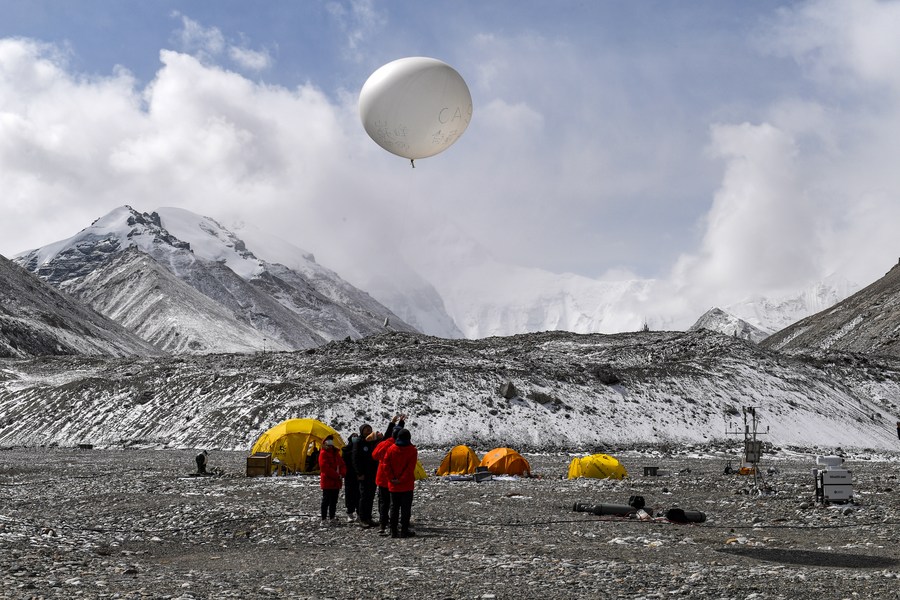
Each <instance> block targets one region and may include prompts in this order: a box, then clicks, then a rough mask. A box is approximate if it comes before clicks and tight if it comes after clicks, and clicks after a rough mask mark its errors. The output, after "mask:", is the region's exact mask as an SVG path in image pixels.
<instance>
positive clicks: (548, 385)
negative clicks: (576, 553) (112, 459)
mask: <svg viewBox="0 0 900 600" xmlns="http://www.w3.org/2000/svg"><path fill="white" fill-rule="evenodd" d="M898 404H900V364H898V363H897V361H896V360H892V359H889V358H885V359H876V358H871V357H866V356H857V355H850V354H848V355H835V356H831V357H822V358H803V357H789V356H783V355H780V354H777V353H773V352H769V351H766V350H764V349H761V348H759V347H758V346H756V345H755V344H752V343H749V342H746V341H743V340H739V339H735V338H733V337H728V336H724V335H720V334H716V333H712V332H709V331H705V330H701V331H693V332H652V331H648V332H638V333H633V334H618V335H609V336H607V335H599V334H597V335H576V334H568V333H558V332H553V333H543V334H531V335H523V336H513V337H506V338H488V339H484V340H444V339H439V338H431V337H427V336H423V335H416V334H405V333H392V334H385V335H380V336H371V337H367V338H364V339H362V340H356V341H342V342H333V343H330V344H326V345H324V346H322V347H320V348H316V349H310V350H307V351H304V352H283V353H257V354H229V355H204V356H189V357H188V356H181V357H161V358H154V359H144V358H129V359H120V360H115V361H105V360H99V359H92V358H80V357H58V358H51V357H44V358H36V359H31V360H19V361H5V362H0V445H22V444H34V443H35V440H36V439H39V440H41V443H45V444H49V443H55V444H59V445H75V444H78V443H90V444H94V445H95V446H104V447H155V448H160V447H169V448H172V447H174V448H179V447H180V448H184V447H207V446H208V447H218V448H229V449H244V448H249V447H250V446H251V445H252V443H253V441H254V440H255V439H256V438H257V437H258V436H259V435H260V434H261V433H262V432H263V431H265V430H266V429H268V428H269V427H271V426H273V425H274V424H276V423H278V422H280V421H282V420H285V419H289V418H298V417H300V418H315V419H319V420H321V421H323V422H325V423H328V424H330V425H331V426H333V427H334V428H335V429H337V430H338V431H339V432H341V433H346V432H347V431H348V430H351V429H356V428H357V427H358V426H359V424H360V423H362V422H364V421H370V422H372V423H373V424H376V425H377V424H378V423H379V422H382V421H385V422H386V421H387V420H388V419H389V418H390V416H391V415H393V414H396V413H398V412H401V411H402V412H405V413H407V414H409V415H411V425H412V426H413V427H414V428H415V429H416V430H417V431H418V432H419V440H420V442H421V443H424V444H425V445H429V446H441V447H443V446H449V445H453V444H456V443H460V442H462V443H468V444H485V445H491V446H510V447H513V448H516V449H524V450H528V449H542V450H547V449H590V448H591V447H593V446H595V445H598V444H601V445H602V444H609V443H615V444H624V443H632V444H635V443H645V442H652V443H685V442H704V441H712V440H716V439H719V440H721V439H723V438H724V437H726V434H725V431H726V429H727V428H729V427H731V428H734V427H740V426H741V422H740V420H741V413H742V408H743V407H744V406H756V407H758V411H759V414H760V415H761V416H762V423H761V425H762V427H764V428H766V429H767V431H768V432H769V436H770V437H769V439H771V440H773V441H774V442H775V443H778V444H795V445H803V446H813V445H825V446H835V445H840V446H844V447H859V448H893V447H894V444H895V443H896V434H895V428H894V422H895V421H896V417H897V415H898V414H900V406H898Z"/></svg>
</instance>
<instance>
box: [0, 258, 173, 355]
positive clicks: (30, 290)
mask: <svg viewBox="0 0 900 600" xmlns="http://www.w3.org/2000/svg"><path fill="white" fill-rule="evenodd" d="M54 354H56V355H59V354H83V355H90V356H127V355H132V354H139V355H143V356H147V355H156V354H161V353H160V352H159V351H158V350H157V349H156V348H154V347H153V346H152V345H150V344H148V343H147V342H145V341H144V340H142V339H140V338H139V337H138V336H136V335H134V334H133V333H131V332H130V331H128V330H126V329H125V328H123V327H122V326H121V325H119V324H118V323H115V322H114V321H112V320H110V319H107V318H106V317H104V316H103V315H101V314H99V313H97V312H95V311H93V310H91V309H90V308H88V307H86V306H84V305H83V304H81V303H80V302H78V301H77V300H75V299H74V298H71V297H69V296H68V295H67V294H64V293H61V292H59V291H58V290H56V289H55V288H54V287H53V286H51V285H48V284H47V283H45V282H44V281H42V280H41V279H39V278H37V277H35V276H34V275H32V274H31V273H29V272H28V271H26V270H25V269H23V268H22V267H20V266H19V265H17V264H15V263H13V262H12V261H10V260H8V259H7V258H5V257H3V256H0V357H4V358H9V357H26V356H42V355H54Z"/></svg>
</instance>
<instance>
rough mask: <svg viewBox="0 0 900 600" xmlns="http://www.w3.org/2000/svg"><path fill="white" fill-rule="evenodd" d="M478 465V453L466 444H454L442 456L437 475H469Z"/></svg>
mask: <svg viewBox="0 0 900 600" xmlns="http://www.w3.org/2000/svg"><path fill="white" fill-rule="evenodd" d="M477 466H478V455H477V454H475V451H474V450H472V449H471V448H469V447H468V446H454V447H453V448H451V449H450V451H449V452H448V453H447V454H446V455H445V456H444V460H442V461H441V466H439V467H438V470H437V474H438V475H471V474H472V473H474V472H475V467H477Z"/></svg>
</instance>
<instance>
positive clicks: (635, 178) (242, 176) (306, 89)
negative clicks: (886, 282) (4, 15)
mask: <svg viewBox="0 0 900 600" xmlns="http://www.w3.org/2000/svg"><path fill="white" fill-rule="evenodd" d="M897 6H898V4H897V3H874V2H868V1H861V2H859V3H841V2H838V3H832V2H812V3H805V4H803V5H798V6H796V7H795V8H791V9H788V10H785V11H782V12H781V13H779V20H778V21H776V22H775V23H774V24H773V25H772V27H771V29H770V32H771V34H770V35H769V36H768V37H765V38H763V43H764V44H766V48H767V49H768V50H769V51H770V52H774V53H778V54H779V55H781V56H790V57H791V58H793V59H795V60H796V61H797V64H799V65H801V66H802V67H803V71H802V72H801V73H802V75H804V76H805V77H807V78H808V79H807V80H806V81H805V82H804V85H803V86H798V87H796V88H791V89H790V90H789V91H788V90H787V88H786V89H785V90H784V91H782V90H779V93H778V94H775V95H774V96H772V97H765V98H763V99H762V100H760V102H759V103H758V106H756V105H754V111H755V113H754V115H753V118H750V117H746V118H745V117H740V116H739V117H738V118H733V119H731V118H722V116H721V114H722V113H721V112H719V111H717V110H715V109H717V108H718V107H713V108H711V109H710V111H709V113H708V114H716V115H717V116H716V118H715V119H713V118H707V116H708V115H707V114H706V113H703V114H699V115H697V116H695V117H692V118H694V119H695V120H694V121H689V120H687V119H686V118H685V117H684V115H682V113H681V111H682V110H687V109H686V108H685V107H686V106H687V105H685V104H679V103H678V102H676V101H675V100H673V99H672V98H671V97H669V96H668V95H667V94H674V93H675V92H673V91H672V90H673V89H676V88H677V89H681V88H680V87H679V86H680V85H681V83H682V82H680V81H676V82H674V83H673V82H663V83H660V79H659V78H660V77H665V76H666V75H665V73H666V72H667V71H668V70H671V69H670V68H674V67H672V65H674V64H675V63H676V62H677V60H678V58H677V57H676V56H672V57H660V58H659V61H660V62H659V64H656V65H650V66H648V64H649V63H651V62H652V61H651V60H649V59H647V58H646V57H645V58H644V59H642V60H636V61H630V59H629V58H627V57H626V59H623V60H621V61H617V60H615V59H613V58H610V57H609V56H604V55H602V53H594V54H591V53H589V52H584V51H583V49H581V48H579V47H578V46H577V45H576V44H575V42H569V41H559V40H554V39H552V38H549V37H541V36H537V35H531V34H527V35H525V34H523V35H517V36H507V37H504V36H503V35H501V34H500V33H497V32H494V33H491V34H484V35H479V36H473V38H472V43H471V44H468V45H466V44H461V45H460V48H461V50H460V54H459V55H458V56H457V57H456V60H457V61H458V63H459V65H463V67H465V68H460V69H459V70H460V72H461V73H462V74H463V76H464V77H466V79H467V81H468V82H469V84H470V86H471V88H472V92H473V98H474V104H475V114H474V117H473V120H472V125H471V126H470V127H469V129H468V130H467V131H466V133H465V135H464V136H463V137H462V138H461V139H460V140H459V142H458V143H457V144H456V145H455V146H454V147H453V148H451V149H450V150H448V151H447V152H446V153H444V154H442V155H441V156H440V157H436V158H435V159H430V160H428V161H421V162H420V163H417V168H416V169H415V171H413V170H412V169H409V168H408V165H407V164H406V163H405V162H404V161H402V160H399V159H397V158H396V157H393V156H391V155H388V154H387V153H385V152H383V151H381V150H380V149H379V148H377V147H376V146H375V145H374V144H373V143H372V142H371V141H370V140H369V139H368V138H367V137H366V136H365V133H364V132H363V131H362V128H361V127H360V124H359V122H358V116H357V114H356V99H355V97H353V95H352V94H348V95H342V96H339V97H338V99H337V100H334V99H332V98H330V97H329V96H328V95H327V94H326V93H325V92H324V91H323V90H321V89H319V88H317V87H316V86H315V85H312V84H306V85H302V86H299V87H297V88H295V89H287V88H284V87H280V86H277V85H271V84H265V83H261V82H257V81H254V80H252V79H250V78H248V77H245V76H243V75H241V74H240V73H237V72H234V71H229V70H227V69H225V68H223V67H222V66H217V63H218V62H221V61H226V62H227V61H228V60H232V61H234V62H235V64H237V65H238V66H240V68H241V69H244V70H247V71H254V72H256V71H258V70H260V69H262V68H266V67H268V66H269V65H270V62H269V61H270V59H269V58H268V53H266V52H263V51H256V50H252V49H251V48H250V45H249V44H248V43H246V40H240V42H239V43H236V42H232V41H230V40H229V39H228V38H227V36H225V35H223V34H222V32H221V31H220V30H218V29H217V28H214V27H203V26H202V25H200V24H198V23H196V22H194V21H192V20H191V19H188V18H187V17H184V16H180V19H181V24H182V29H181V31H180V33H179V38H178V40H179V43H182V44H183V49H184V50H185V51H184V52H174V51H163V52H161V54H160V58H161V61H162V67H161V68H160V70H159V71H158V73H157V74H156V77H155V79H154V80H153V81H152V82H151V83H150V84H149V85H148V86H146V87H145V88H140V87H138V86H137V83H136V81H135V80H134V78H133V77H131V76H130V75H129V74H128V72H127V71H124V70H118V71H116V72H115V73H113V74H112V75H111V76H108V77H99V76H92V77H85V76H83V75H80V74H77V73H74V72H72V70H71V68H70V67H69V65H68V62H67V52H66V51H64V50H60V49H58V48H55V47H53V46H47V45H42V44H38V43H36V42H32V41H28V40H22V39H6V40H0V190H3V192H2V194H0V210H2V215H3V218H2V219H0V252H2V253H4V254H10V253H14V252H17V251H21V250H25V249H27V248H30V247H33V246H36V245H39V244H44V243H48V242H50V241H54V240H57V239H61V238H63V237H67V236H70V235H72V234H73V233H74V229H76V228H80V227H83V226H86V225H87V224H89V223H90V222H91V221H92V220H93V219H95V218H96V217H98V216H100V215H101V214H103V213H105V212H106V211H108V210H110V209H111V208H113V207H115V206H118V205H121V204H126V203H128V204H132V205H133V206H134V207H135V208H138V209H141V210H149V209H151V208H154V207H156V206H173V205H174V206H180V207H183V208H186V209H188V210H193V211H196V212H199V213H202V214H207V215H210V216H212V217H214V218H221V219H224V220H226V221H227V220H228V218H229V217H231V216H235V217H242V218H243V219H244V220H246V221H247V222H251V223H253V224H254V225H256V226H258V227H259V228H261V229H268V230H271V231H272V232H273V233H275V234H277V235H279V236H280V237H282V238H285V239H288V240H290V241H292V242H295V243H296V244H297V245H299V246H301V247H305V248H307V249H308V250H310V251H313V252H314V253H315V254H316V255H317V257H318V258H319V260H320V261H321V262H322V263H323V264H325V265H327V266H330V267H332V268H335V269H336V270H338V272H340V273H342V274H344V275H346V276H348V277H353V276H354V275H356V276H359V275H360V274H361V273H366V272H371V271H373V270H376V269H377V268H378V266H379V263H383V262H384V261H382V260H381V259H380V258H379V257H381V256H384V255H385V254H387V253H388V252H392V251H393V250H394V247H395V246H403V247H406V248H413V249H414V250H415V251H416V252H419V253H432V254H433V255H434V260H433V261H431V264H435V265H442V264H443V265H445V266H446V265H450V264H451V263H452V262H453V260H456V259H458V257H459V253H458V252H456V251H457V250H458V248H456V247H454V248H443V247H438V246H433V247H432V246H429V245H428V244H426V243H424V242H423V241H422V240H423V239H428V240H431V239H433V238H431V237H429V236H427V235H425V232H428V231H430V230H431V229H434V228H435V227H436V226H438V225H441V224H442V223H443V222H444V221H446V220H447V219H448V218H451V219H452V220H453V221H454V222H455V223H456V224H457V225H458V226H459V227H460V228H461V229H462V230H464V231H465V232H466V233H467V234H468V235H471V236H472V237H474V239H475V240H476V241H477V242H479V243H480V244H481V245H482V246H483V247H485V248H486V249H487V250H488V251H489V252H490V253H492V254H493V255H495V256H497V257H499V258H500V259H502V260H504V261H505V262H508V263H510V264H516V265H527V266H534V265H539V266H550V267H553V268H558V269H559V270H573V271H576V272H580V273H585V272H586V271H587V270H589V269H591V268H594V269H595V274H596V275H597V276H601V275H602V274H605V275H602V276H603V279H604V280H605V281H610V280H613V279H615V278H616V277H620V276H621V277H623V278H629V279H633V278H636V277H638V274H640V273H642V272H643V271H644V269H643V268H642V266H643V265H640V264H636V263H638V261H640V260H642V259H644V257H645V256H651V255H652V256H653V261H654V262H652V263H650V261H648V264H664V265H666V266H665V267H663V268H662V269H661V272H662V273H663V275H662V277H668V278H669V279H670V280H671V281H670V283H671V284H672V285H673V286H677V293H676V292H675V291H673V288H669V287H668V286H667V285H666V284H667V282H663V283H662V284H661V285H660V286H659V287H658V288H654V289H659V290H666V291H665V293H664V294H663V293H660V294H659V296H658V297H648V298H642V299H641V302H642V304H641V306H639V307H637V308H635V307H623V309H622V314H631V315H632V317H633V316H634V315H635V314H643V315H647V316H648V317H655V316H657V315H661V316H660V318H661V319H670V320H671V319H674V318H675V316H682V317H683V316H684V315H691V316H693V317H694V318H695V317H696V316H698V315H699V314H700V313H701V312H703V310H706V309H707V308H709V307H710V306H711V305H713V304H724V303H727V302H734V301H737V300H740V298H739V297H738V296H741V295H742V294H747V293H751V292H756V293H765V292H766V291H769V290H783V289H786V288H790V287H792V286H796V285H800V284H802V283H805V282H808V281H812V280H816V279H822V278H824V277H826V276H828V275H830V274H832V273H833V272H836V271H840V272H842V273H844V274H845V275H847V276H848V277H850V278H852V279H856V280H857V281H858V282H859V283H867V282H868V281H871V280H872V279H873V278H874V277H877V276H880V275H881V274H882V273H883V272H884V271H885V270H886V268H887V267H889V266H891V264H893V261H894V260H895V257H896V256H898V255H900V249H898V247H897V245H898V243H897V242H896V239H897V236H896V234H895V233H894V232H893V231H892V226H893V225H894V224H896V223H897V222H898V220H900V171H898V170H897V169H896V166H895V163H896V155H897V140H900V85H897V84H896V81H895V80H896V78H897V77H900V75H898V74H900V64H898V62H897V60H898V59H897V56H896V55H897V54H898V53H900V38H898V39H894V38H892V37H890V36H889V35H887V33H886V32H887V31H888V30H889V29H890V27H891V25H890V24H892V23H894V22H895V21H894V19H895V13H896V10H897ZM330 10H331V11H332V12H333V13H334V14H336V15H338V16H339V17H340V18H341V19H343V21H342V22H344V23H345V26H346V27H347V29H346V33H347V36H348V38H347V44H346V45H347V47H348V48H351V49H353V48H355V49H357V50H359V49H361V48H362V41H363V40H364V39H366V37H365V36H366V35H367V33H366V32H371V31H373V28H377V27H379V26H380V24H381V23H382V19H383V17H381V16H379V14H378V11H377V10H376V9H375V8H374V5H373V4H371V3H365V2H363V3H356V4H336V3H333V4H331V5H330ZM886 24H887V25H886ZM865 26H871V27H872V28H873V35H874V37H875V38H876V39H878V40H880V41H879V45H878V46H875V45H872V44H871V43H870V41H868V40H867V39H865V36H863V35H862V34H861V33H860V32H861V31H862V30H863V29H864V27H865ZM894 30H895V31H896V30H898V29H897V28H894ZM821 31H825V32H826V33H825V34H822V33H821ZM354 32H355V33H354ZM879 48H880V50H879ZM235 49H243V51H244V52H245V53H243V54H242V53H241V52H240V51H238V50H235ZM894 67H897V68H896V69H894ZM839 75H840V76H839ZM573 81H574V82H577V85H573V84H572V82H573ZM623 82H624V83H623ZM669 84H672V86H673V87H672V88H670V87H667V86H668V85H669ZM675 84H678V85H675ZM710 85H712V84H710ZM708 91H709V90H707V89H691V94H692V96H690V98H691V99H694V98H705V95H704V93H705V92H708ZM638 92H643V93H638ZM704 101H706V100H704ZM748 104H749V103H748ZM735 110H738V109H735V108H734V107H733V106H729V107H728V111H723V112H726V113H728V114H729V116H730V115H731V114H732V112H733V111H735ZM704 118H707V120H706V121H705V127H706V129H705V130H704V129H703V128H700V127H697V126H696V123H704V120H703V119H704ZM704 145H706V147H707V150H708V151H707V152H704ZM691 227H696V230H695V231H694V234H693V235H694V236H695V238H696V243H694V242H692V241H691V239H692V237H691V232H690V231H688V230H689V229H690V228H691ZM454 243H455V242H454ZM660 256H662V257H664V258H662V259H661V258H659V257H660ZM669 265H671V266H672V273H671V275H670V276H667V275H665V271H666V270H667V267H668V266H669ZM438 268H440V267H438ZM447 268H450V267H449V266H448V267H447ZM441 275H442V274H440V273H438V274H436V275H435V276H441ZM630 308H631V309H633V310H630ZM638 311H639V312H638ZM685 318H686V317H685ZM629 326H630V325H629Z"/></svg>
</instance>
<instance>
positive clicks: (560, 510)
mask: <svg viewBox="0 0 900 600" xmlns="http://www.w3.org/2000/svg"><path fill="white" fill-rule="evenodd" d="M193 455H194V452H191V451H187V450H77V449H59V448H55V449H44V448H31V449H22V448H13V449H7V450H3V451H0V579H2V581H0V597H3V598H59V597H67V598H71V597H81V598H266V597H271V598H517V599H522V598H587V597H594V598H678V597H684V598H716V599H719V598H721V599H732V598H746V599H750V598H754V599H768V598H784V599H801V600H802V599H809V600H827V599H830V598H900V559H898V554H897V550H896V547H897V543H898V541H900V495H898V491H900V482H898V480H897V476H898V472H900V457H898V456H884V455H874V454H873V455H855V456H848V460H847V466H848V467H849V468H850V469H852V471H853V475H854V484H855V492H856V496H855V501H856V502H855V503H853V504H847V505H833V506H826V507H822V506H818V505H816V504H815V503H814V498H813V493H814V491H813V477H812V475H811V469H812V468H813V467H814V459H813V457H812V455H808V454H802V453H797V452H793V453H791V452H785V451H782V452H780V453H778V454H776V455H775V456H770V457H767V462H766V463H764V466H765V467H767V468H772V469H775V470H776V471H777V472H775V473H773V474H771V475H768V476H767V482H768V484H769V486H770V487H771V488H772V489H773V490H774V492H772V493H769V494H766V495H763V494H760V493H757V492H756V491H755V490H754V489H753V486H752V484H753V481H752V479H748V478H747V477H741V476H738V475H724V474H723V468H724V466H725V460H726V457H725V456H724V455H718V456H717V455H701V454H698V453H695V452H691V451H688V450H684V451H681V452H675V453H674V455H660V454H659V453H652V452H650V453H644V454H638V453H634V452H623V453H619V454H618V456H619V458H620V459H622V461H623V462H624V463H625V465H626V467H627V468H628V469H629V472H630V473H631V474H632V475H633V477H632V478H630V479H626V480H624V481H621V482H618V481H606V480H574V481H568V480H566V479H564V476H565V472H566V467H567V465H568V461H569V457H567V456H565V455H527V458H528V459H529V460H530V461H531V464H532V468H533V471H534V472H535V474H536V475H537V477H535V478H531V479H517V478H509V479H502V480H494V481H489V482H482V483H474V482H450V481H448V480H446V479H443V478H436V477H432V478H430V479H428V480H426V481H423V482H419V484H418V485H417V489H416V496H415V504H414V506H413V526H414V528H415V530H416V531H417V534H418V535H417V536H416V537H414V538H408V539H390V538H383V537H380V536H379V535H378V534H377V529H372V530H364V529H362V528H360V527H358V526H355V525H351V524H348V523H347V522H346V520H342V521H341V522H340V523H338V524H336V525H333V526H323V525H322V524H321V523H320V520H319V517H318V504H319V499H320V491H319V489H318V479H317V478H314V477H308V476H296V477H273V478H247V477H244V476H243V472H244V461H245V456H246V455H245V454H243V453H236V452H213V453H212V454H211V457H210V464H211V466H212V467H213V468H215V469H217V470H218V471H219V473H218V474H216V475H213V476H208V477H193V476H190V472H191V470H192V465H193ZM421 458H422V462H423V463H424V465H425V467H426V469H428V471H429V472H433V471H434V469H435V468H436V467H437V465H438V463H439V462H440V458H441V454H440V453H437V452H422V453H421ZM651 465H652V466H658V467H659V469H660V476H658V477H644V476H643V475H642V473H643V468H642V467H643V466H651ZM634 495H640V496H643V497H644V498H645V499H646V502H647V505H648V507H654V508H656V509H667V508H671V507H673V506H676V505H677V506H680V507H682V508H685V509H694V510H700V511H703V512H704V513H705V514H706V515H707V521H706V522H705V523H703V524H696V525H678V524H672V523H668V522H640V521H637V520H633V519H622V518H611V517H597V516H594V515H593V514H590V513H583V512H573V510H572V507H573V504H574V503H576V502H581V503H588V504H600V503H611V504H627V502H628V499H629V497H630V496H634ZM342 502H343V495H342V497H341V503H342ZM340 507H342V504H340V505H339V508H340ZM341 516H343V515H342V513H341Z"/></svg>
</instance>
